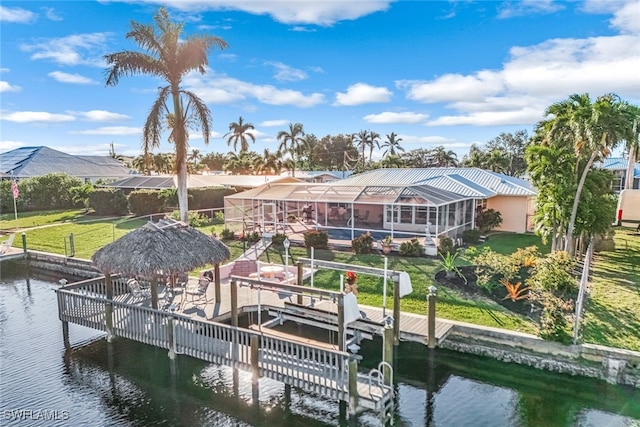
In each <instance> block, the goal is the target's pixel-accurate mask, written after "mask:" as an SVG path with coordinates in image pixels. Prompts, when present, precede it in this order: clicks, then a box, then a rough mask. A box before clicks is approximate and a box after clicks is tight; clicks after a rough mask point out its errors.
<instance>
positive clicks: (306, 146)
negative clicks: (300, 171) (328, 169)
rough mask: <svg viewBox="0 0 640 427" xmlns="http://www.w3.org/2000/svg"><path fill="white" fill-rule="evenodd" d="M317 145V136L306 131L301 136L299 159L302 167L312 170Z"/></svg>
mask: <svg viewBox="0 0 640 427" xmlns="http://www.w3.org/2000/svg"><path fill="white" fill-rule="evenodd" d="M317 147H318V138H317V137H316V136H315V135H314V134H312V133H308V134H306V135H305V136H304V138H302V144H300V152H299V154H300V160H301V163H303V164H302V167H305V166H306V168H307V169H311V170H313V169H314V168H315V167H316V162H315V154H316V149H317Z"/></svg>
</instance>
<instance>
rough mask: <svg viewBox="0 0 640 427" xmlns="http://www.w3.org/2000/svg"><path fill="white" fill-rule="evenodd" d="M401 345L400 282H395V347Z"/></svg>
mask: <svg viewBox="0 0 640 427" xmlns="http://www.w3.org/2000/svg"><path fill="white" fill-rule="evenodd" d="M398 344H400V282H395V281H394V282H393V345H398Z"/></svg>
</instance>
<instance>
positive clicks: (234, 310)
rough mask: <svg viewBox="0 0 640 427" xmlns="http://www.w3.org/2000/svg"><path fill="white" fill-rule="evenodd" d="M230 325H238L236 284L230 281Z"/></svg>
mask: <svg viewBox="0 0 640 427" xmlns="http://www.w3.org/2000/svg"><path fill="white" fill-rule="evenodd" d="M231 326H235V327H238V284H237V283H236V281H235V280H232V281H231Z"/></svg>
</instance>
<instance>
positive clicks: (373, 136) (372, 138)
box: [367, 131, 380, 163]
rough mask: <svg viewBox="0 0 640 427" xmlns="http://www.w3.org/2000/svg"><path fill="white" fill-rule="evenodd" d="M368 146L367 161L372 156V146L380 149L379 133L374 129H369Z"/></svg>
mask: <svg viewBox="0 0 640 427" xmlns="http://www.w3.org/2000/svg"><path fill="white" fill-rule="evenodd" d="M367 145H368V146H369V163H371V160H372V158H373V147H374V146H375V147H376V148H378V149H380V134H379V133H377V132H374V131H369V141H368V142H367Z"/></svg>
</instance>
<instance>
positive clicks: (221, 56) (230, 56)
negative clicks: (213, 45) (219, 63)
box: [218, 53, 238, 62]
mask: <svg viewBox="0 0 640 427" xmlns="http://www.w3.org/2000/svg"><path fill="white" fill-rule="evenodd" d="M218 59H221V60H223V61H228V62H235V61H236V60H237V59H238V55H235V54H233V53H221V54H219V55H218Z"/></svg>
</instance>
